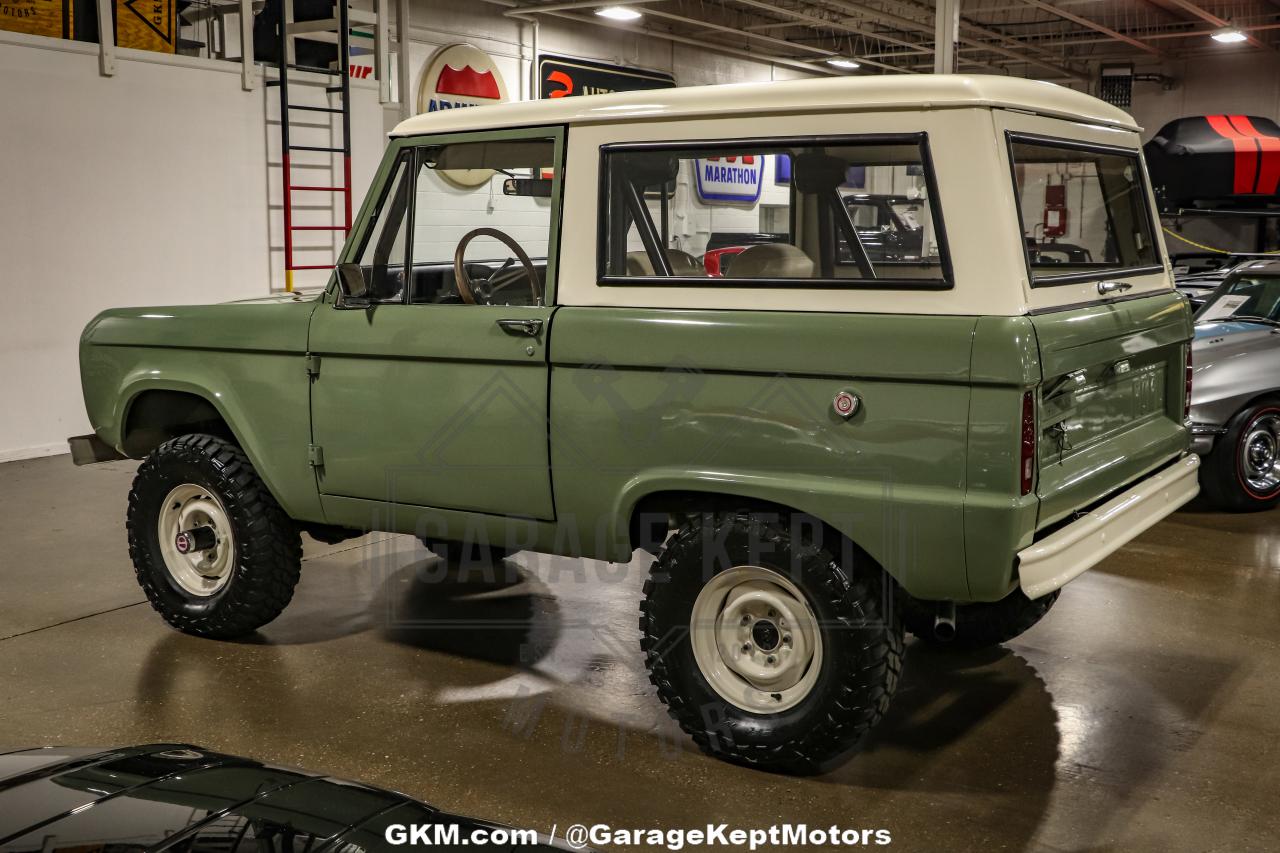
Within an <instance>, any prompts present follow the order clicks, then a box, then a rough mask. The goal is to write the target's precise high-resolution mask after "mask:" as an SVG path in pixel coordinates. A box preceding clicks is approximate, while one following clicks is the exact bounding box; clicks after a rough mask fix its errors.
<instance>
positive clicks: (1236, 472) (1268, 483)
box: [1200, 398, 1280, 512]
mask: <svg viewBox="0 0 1280 853" xmlns="http://www.w3.org/2000/svg"><path fill="white" fill-rule="evenodd" d="M1200 485H1201V486H1202V487H1203V488H1204V492H1205V495H1206V497H1208V498H1209V500H1210V501H1212V502H1213V503H1214V505H1216V506H1218V507H1220V508H1222V509H1226V510H1231V511H1233V512H1257V511H1258V510H1264V509H1271V508H1272V507H1273V506H1275V505H1276V503H1277V501H1280V399H1278V398H1270V399H1267V400H1263V401H1262V402H1260V403H1255V404H1254V405H1251V406H1248V407H1246V408H1245V409H1243V410H1242V411H1240V412H1238V413H1237V414H1236V416H1235V417H1233V418H1232V419H1231V420H1230V421H1229V422H1228V424H1227V431H1226V433H1225V434H1223V435H1221V436H1219V438H1218V440H1217V441H1216V442H1214V445H1213V450H1211V451H1210V452H1209V454H1208V455H1207V456H1206V457H1205V459H1204V466H1203V468H1202V470H1201V475H1200Z"/></svg>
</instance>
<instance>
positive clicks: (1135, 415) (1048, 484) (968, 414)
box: [82, 295, 1190, 601]
mask: <svg viewBox="0 0 1280 853" xmlns="http://www.w3.org/2000/svg"><path fill="white" fill-rule="evenodd" d="M516 314H518V315H520V316H528V317H535V318H538V319H543V320H544V321H546V322H547V323H548V325H547V326H546V327H544V332H543V334H542V335H541V336H540V337H538V338H536V339H535V338H525V337H513V336H511V335H508V334H506V333H504V332H502V331H501V330H500V329H498V328H497V326H496V324H495V320H496V319H498V318H499V317H502V318H506V317H509V316H514V315H516ZM1189 334H1190V327H1189V324H1188V321H1187V318H1186V316H1185V307H1184V305H1183V303H1182V302H1181V300H1179V299H1178V298H1177V297H1176V296H1173V295H1161V296H1154V297H1150V298H1147V299H1143V300H1136V301H1133V302H1127V303H1118V304H1113V305H1101V306H1094V307H1090V308H1083V309H1077V310H1073V311H1065V312H1058V313H1054V314H1049V315H1043V316H1039V317H946V316H906V315H896V316H895V315H865V314H814V313H807V314H801V313H795V314H792V313H781V312H754V311H693V310H689V311H667V310H657V309H646V310H640V309H621V308H579V307H562V308H523V309H521V308H501V309H499V308H494V307H465V306H403V305H385V306H380V307H378V308H374V309H370V310H345V309H342V308H340V307H337V306H336V305H335V304H334V300H333V299H332V298H331V297H325V298H322V299H319V300H304V299H281V300H274V301H261V302H258V303H234V304H230V305H223V306H197V307H172V308H161V309H145V310H115V311H110V312H107V313H105V314H104V315H102V316H101V317H99V318H98V319H96V320H95V321H94V322H93V323H92V324H91V325H90V327H89V328H88V329H87V330H86V333H85V337H84V343H83V345H82V366H83V375H84V385H85V399H86V403H87V405H88V407H89V412H90V415H91V418H92V419H93V423H94V426H95V429H96V430H97V431H98V433H99V435H100V436H101V437H102V438H103V439H104V440H105V441H107V442H108V443H110V444H112V445H114V446H116V447H120V446H121V445H122V443H123V442H122V435H121V430H122V428H123V425H124V424H125V423H126V422H127V418H128V409H129V405H130V403H131V401H132V400H134V399H136V398H137V396H138V395H139V394H140V393H142V392H144V391H147V390H152V389H167V390H174V391H185V392H190V393H193V394H197V395H199V396H201V397H203V398H204V399H206V400H208V401H209V402H210V403H212V404H213V405H214V406H215V407H216V408H217V410H218V411H219V412H220V413H221V414H222V416H223V417H224V418H225V420H226V421H227V423H228V424H229V425H230V426H231V428H232V430H233V431H234V433H235V435H236V437H237V439H238V440H239V441H240V442H241V443H242V444H243V446H244V447H245V449H246V451H247V452H248V454H249V456H250V458H251V459H252V460H253V462H254V464H255V466H257V468H258V470H259V471H260V472H261V473H262V475H263V477H264V479H265V480H266V482H267V484H268V486H269V488H271V490H272V492H273V493H274V494H275V495H276V496H277V498H278V499H279V500H280V502H281V504H282V505H283V506H284V507H285V509H286V510H287V511H288V512H289V513H290V515H292V516H293V517H295V518H297V519H299V520H305V521H316V522H327V523H330V524H342V525H349V526H355V527H362V528H377V529H387V530H396V531H400V532H408V533H416V534H418V535H427V536H431V537H436V538H462V537H465V536H474V535H477V534H480V535H484V536H486V537H487V538H488V539H489V540H490V541H503V542H507V543H508V544H512V545H514V546H518V547H527V548H531V549H533V550H540V551H547V552H553V553H560V554H566V555H571V556H585V557H595V558H600V559H610V560H625V559H628V558H629V557H630V554H631V550H632V545H633V543H632V542H631V541H630V539H629V536H630V520H631V514H632V512H633V510H634V508H635V507H636V505H637V503H639V502H640V501H641V499H643V498H645V497H647V496H650V495H653V494H656V493H671V492H679V493H689V492H693V493H707V494H716V495H732V496H736V497H740V498H747V499H755V500H761V501H769V502H772V503H776V504H780V505H782V506H786V507H791V508H794V509H798V510H800V511H803V512H806V513H810V514H812V515H814V516H816V517H818V518H820V519H822V520H824V521H825V522H827V523H828V524H830V525H831V526H833V527H834V528H836V529H837V530H839V531H841V532H843V533H845V534H847V535H848V536H850V537H851V538H852V539H853V540H854V541H855V542H856V543H857V544H858V545H859V546H860V547H861V548H863V549H864V550H866V551H867V552H868V553H869V554H871V555H872V556H873V557H874V558H875V559H876V560H877V561H878V562H880V563H881V564H882V565H884V566H885V568H886V569H887V570H888V571H889V572H890V573H891V574H893V575H894V577H895V578H897V580H898V581H899V582H900V583H901V584H902V585H903V586H904V588H906V589H907V590H908V591H909V592H911V593H912V594H913V595H916V596H918V597H922V598H931V599H935V598H936V599H950V600H958V601H970V600H992V599H996V598H999V597H1001V596H1002V595H1004V594H1005V593H1007V592H1008V591H1009V589H1011V588H1012V587H1013V585H1014V584H1015V583H1016V576H1015V573H1014V572H1015V559H1014V558H1015V555H1016V552H1017V551H1018V550H1019V549H1020V548H1023V547H1026V546H1027V545H1029V544H1030V543H1031V542H1032V541H1033V539H1034V538H1035V533H1036V531H1037V530H1038V529H1043V528H1045V527H1047V526H1049V525H1052V524H1053V523H1054V522H1056V521H1058V520H1060V519H1061V518H1063V517H1065V516H1066V515H1067V514H1068V513H1070V512H1071V511H1074V510H1076V509H1079V508H1081V507H1083V506H1088V505H1090V504H1092V503H1096V502H1097V501H1098V500H1100V499H1101V498H1102V497H1103V496H1105V495H1107V494H1109V493H1112V492H1114V491H1115V490H1116V489H1117V488H1119V487H1121V486H1123V485H1126V484H1128V483H1130V482H1132V481H1133V480H1135V479H1137V478H1139V477H1140V476H1142V475H1143V474H1144V473H1146V472H1147V471H1149V470H1151V469H1152V468H1154V467H1156V466H1158V465H1160V464H1162V463H1163V462H1166V461H1168V459H1170V458H1172V457H1173V456H1176V455H1177V454H1178V453H1180V452H1182V451H1183V450H1184V449H1185V448H1186V443H1187V438H1186V433H1185V431H1184V430H1183V429H1182V427H1181V424H1180V421H1181V406H1182V402H1181V401H1182V397H1181V386H1180V383H1181V373H1180V371H1179V370H1178V369H1177V367H1178V365H1179V364H1180V359H1181V353H1182V346H1183V344H1184V342H1185V340H1186V339H1187V337H1189ZM530 349H532V354H530V352H529V350H530ZM308 352H312V353H320V358H319V362H318V371H319V373H318V376H315V377H311V376H308V373H307V363H308V362H307V358H306V354H307V353H308ZM1118 359H1127V360H1128V361H1129V363H1130V366H1129V369H1128V371H1127V372H1126V373H1125V374H1123V375H1121V376H1110V377H1108V376H1105V375H1103V373H1104V372H1105V370H1106V367H1107V366H1110V365H1114V363H1115V362H1116V361H1117V360H1118ZM313 365H314V362H313ZM1081 369H1084V371H1085V373H1086V381H1085V382H1083V383H1075V384H1073V385H1072V386H1071V388H1070V390H1068V391H1067V392H1065V393H1066V395H1067V396H1065V397H1064V396H1061V394H1062V392H1059V396H1056V397H1055V396H1054V395H1053V394H1052V393H1048V392H1050V391H1051V389H1052V386H1053V383H1054V380H1055V379H1056V378H1058V377H1061V376H1063V375H1066V374H1069V373H1072V372H1073V371H1077V370H1081ZM1156 381H1159V382H1163V383H1164V386H1163V387H1162V388H1160V389H1159V391H1160V393H1159V394H1155V395H1154V396H1153V394H1154V392H1153V391H1152V390H1151V389H1150V388H1148V387H1147V386H1149V385H1151V383H1153V382H1156ZM1123 383H1138V384H1139V385H1141V386H1142V387H1141V388H1139V389H1138V390H1136V391H1127V392H1124V393H1119V394H1115V395H1109V394H1108V393H1107V389H1108V388H1113V387H1119V386H1120V385H1122V384H1123ZM1029 389H1039V392H1040V393H1045V394H1046V397H1047V398H1051V399H1046V401H1044V402H1042V403H1041V414H1040V424H1039V425H1038V426H1039V428H1040V430H1041V432H1042V436H1041V443H1040V447H1041V460H1040V473H1039V478H1038V480H1039V482H1038V490H1037V493H1033V494H1031V495H1027V496H1022V495H1020V494H1019V489H1018V460H1017V448H1018V437H1019V414H1020V411H1021V400H1022V395H1023V393H1024V392H1025V391H1027V390H1029ZM841 390H849V391H852V392H854V393H856V394H857V395H858V396H859V397H860V399H861V401H862V407H861V409H860V410H859V412H858V413H857V414H856V415H855V416H854V417H852V418H850V419H849V420H845V419H844V418H841V417H840V416H838V415H837V414H836V413H835V411H834V410H833V407H832V400H833V398H834V396H835V394H836V393H837V392H839V391H841ZM1068 398H1069V399H1068ZM1152 400H1158V404H1156V405H1153V404H1152V403H1151V402H1150V401H1152ZM1064 420H1065V421H1066V422H1067V423H1068V424H1071V425H1073V429H1074V430H1075V434H1078V435H1079V438H1078V440H1077V442H1076V444H1075V445H1074V446H1073V447H1071V448H1069V449H1067V450H1066V451H1065V452H1064V451H1060V450H1059V449H1058V446H1057V445H1056V444H1054V442H1053V438H1052V433H1051V431H1050V430H1051V428H1052V427H1053V425H1054V423H1059V422H1062V421H1064ZM1076 424H1079V425H1080V426H1079V427H1076V426H1075V425H1076ZM309 444H318V445H320V446H321V447H323V450H324V460H323V465H322V466H321V467H320V468H319V469H318V473H317V469H313V468H312V467H310V465H309V463H308V456H307V449H308V445H309Z"/></svg>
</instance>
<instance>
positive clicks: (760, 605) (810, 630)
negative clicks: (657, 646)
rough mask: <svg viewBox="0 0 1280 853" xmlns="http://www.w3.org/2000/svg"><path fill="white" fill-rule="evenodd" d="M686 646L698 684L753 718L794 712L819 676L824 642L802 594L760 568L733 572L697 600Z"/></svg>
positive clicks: (718, 579) (715, 580) (720, 576)
mask: <svg viewBox="0 0 1280 853" xmlns="http://www.w3.org/2000/svg"><path fill="white" fill-rule="evenodd" d="M689 637H690V644H691V645H692V647H693V656H694V660H695V661H696V662H697V664H698V669H699V670H700V671H701V673H702V676H703V678H705V679H706V680H707V683H708V684H710V685H711V688H712V689H713V690H715V692H716V693H717V694H719V696H720V697H721V698H722V699H724V700H725V701H726V702H729V703H731V704H732V705H734V706H736V707H738V708H741V709H742V710H744V711H750V712H752V713H755V714H776V713H779V712H782V711H785V710H787V709H789V708H793V707H795V706H796V705H797V704H799V703H800V702H802V701H803V700H804V698H805V697H806V696H808V695H809V693H810V692H811V691H812V690H813V686H814V685H815V684H816V683H817V680H818V674H819V673H820V672H821V670H822V634H821V632H820V631H819V629H818V620H817V619H816V617H815V616H814V615H813V609H812V608H811V607H810V606H809V603H808V601H807V599H806V598H805V595H804V593H803V592H801V591H800V588H799V587H797V586H796V585H795V584H794V583H792V582H791V581H790V580H788V579H787V578H786V577H784V576H783V575H782V574H780V573H778V572H776V571H773V570H772V569H766V568H763V567H761V566H734V567H733V568H730V569H726V570H725V571H723V572H721V573H719V574H718V575H716V576H715V577H713V578H712V579H711V580H710V581H709V582H708V583H707V584H706V585H705V586H704V587H703V588H702V590H701V591H700V592H699V593H698V597H697V599H696V600H695V601H694V603H693V612H692V613H691V614H690V619H689Z"/></svg>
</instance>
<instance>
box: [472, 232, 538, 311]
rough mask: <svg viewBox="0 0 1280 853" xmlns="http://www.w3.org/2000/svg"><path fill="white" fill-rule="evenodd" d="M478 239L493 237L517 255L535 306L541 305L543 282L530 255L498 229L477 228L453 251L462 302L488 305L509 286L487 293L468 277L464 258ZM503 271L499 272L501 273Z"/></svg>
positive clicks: (505, 265) (504, 267)
mask: <svg viewBox="0 0 1280 853" xmlns="http://www.w3.org/2000/svg"><path fill="white" fill-rule="evenodd" d="M477 237H492V238H493V239H495V240H497V241H498V242H499V243H502V244H503V245H504V246H506V247H507V248H508V249H510V250H511V251H512V252H514V253H515V256H516V257H517V258H518V259H519V260H520V265H521V266H522V267H524V274H525V275H526V276H527V277H528V278H529V291H530V292H531V293H532V294H533V304H535V305H541V304H542V282H540V281H539V280H538V271H537V270H536V269H535V268H534V266H533V261H531V260H529V255H528V254H526V253H525V250H524V249H522V248H520V244H519V243H517V242H516V241H515V240H513V239H511V238H510V237H508V236H507V235H506V234H503V233H502V232H501V231H499V230H498V229H496V228H477V229H475V230H474V231H468V232H467V233H466V234H464V235H463V236H462V239H461V240H459V241H458V248H456V249H454V250H453V277H454V279H455V280H456V281H457V282H458V295H459V296H461V297H462V301H463V302H465V303H466V304H467V305H480V304H484V305H488V304H489V300H490V299H492V298H493V295H494V293H495V292H496V291H498V290H500V289H501V288H503V287H506V286H507V284H505V283H504V284H502V285H499V286H498V287H494V288H492V289H490V290H488V291H487V292H485V291H484V290H481V288H480V287H479V286H478V283H477V282H474V281H472V279H471V276H470V275H468V273H467V265H466V263H465V261H464V259H463V257H464V255H466V253H467V246H468V245H470V244H471V241H472V240H474V239H475V238H477ZM509 265H510V262H509V261H508V263H507V264H504V265H503V267H502V269H503V270H505V269H506V268H507V266H509ZM501 271H502V270H499V272H501ZM494 277H496V274H495V276H491V277H490V280H492V278H494ZM477 295H479V296H480V298H481V299H483V300H484V302H483V303H481V302H479V301H478V300H477V299H476V296H477Z"/></svg>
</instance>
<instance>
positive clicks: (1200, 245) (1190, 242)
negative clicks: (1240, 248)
mask: <svg viewBox="0 0 1280 853" xmlns="http://www.w3.org/2000/svg"><path fill="white" fill-rule="evenodd" d="M1160 227H1161V228H1162V229H1163V230H1164V233H1166V234H1168V235H1169V236H1170V237H1174V238H1176V239H1178V240H1181V241H1182V242H1184V243H1186V244H1187V245H1189V246H1195V247H1196V248H1197V249H1204V250H1205V251H1206V252H1217V253H1218V254H1219V255H1280V252H1233V251H1231V250H1230V249H1216V248H1214V247H1213V246H1206V245H1205V244H1204V243H1197V242H1196V241H1195V240H1188V239H1187V238H1186V237H1183V236H1182V235H1181V234H1179V233H1178V232H1176V231H1171V230H1170V229H1169V228H1168V227H1167V226H1164V225H1162V226H1160Z"/></svg>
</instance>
